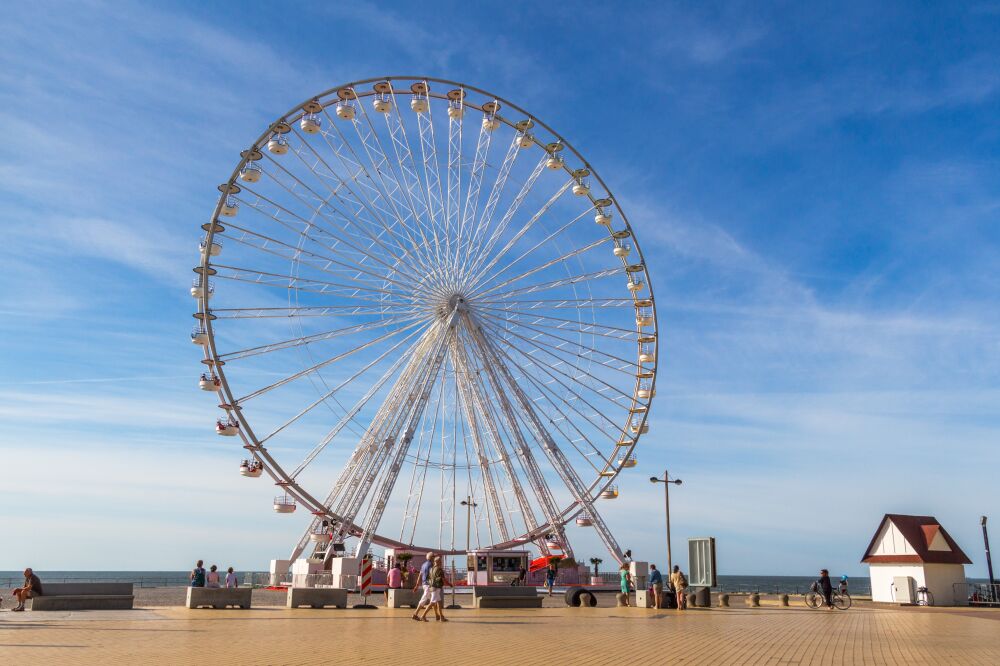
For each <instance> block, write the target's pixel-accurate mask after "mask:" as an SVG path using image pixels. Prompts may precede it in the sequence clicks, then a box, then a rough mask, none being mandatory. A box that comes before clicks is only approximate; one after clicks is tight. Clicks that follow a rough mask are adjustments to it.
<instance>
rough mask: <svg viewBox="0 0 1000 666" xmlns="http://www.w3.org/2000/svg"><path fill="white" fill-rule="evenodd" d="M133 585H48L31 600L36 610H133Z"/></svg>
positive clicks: (44, 585)
mask: <svg viewBox="0 0 1000 666" xmlns="http://www.w3.org/2000/svg"><path fill="white" fill-rule="evenodd" d="M134 601H135V596H133V594H132V583H46V582H44V581H42V595H41V596H38V597H35V598H33V599H32V600H31V610H33V611H60V610H130V609H131V608H132V604H133V603H134Z"/></svg>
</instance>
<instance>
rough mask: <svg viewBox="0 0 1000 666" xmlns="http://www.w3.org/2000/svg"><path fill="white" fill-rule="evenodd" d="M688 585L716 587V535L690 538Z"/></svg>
mask: <svg viewBox="0 0 1000 666" xmlns="http://www.w3.org/2000/svg"><path fill="white" fill-rule="evenodd" d="M688 568H689V569H690V570H689V571H688V585H690V586H692V587H716V586H717V585H718V583H717V581H716V571H715V537H694V538H691V539H688Z"/></svg>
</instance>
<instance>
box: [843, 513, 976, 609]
mask: <svg viewBox="0 0 1000 666" xmlns="http://www.w3.org/2000/svg"><path fill="white" fill-rule="evenodd" d="M861 562H862V563H864V564H867V565H869V566H870V568H871V571H870V575H871V582H872V601H882V602H887V603H914V602H916V601H918V600H921V599H930V600H932V602H933V603H935V604H937V605H939V606H951V605H965V604H967V603H968V601H967V599H966V592H965V588H964V583H965V565H966V564H972V561H971V560H970V559H969V558H968V557H967V556H966V554H965V553H963V552H962V549H961V548H959V547H958V544H957V543H955V540H954V539H952V538H951V535H950V534H948V532H946V531H945V529H944V527H942V526H941V523H939V522H938V521H937V519H936V518H934V516H906V515H902V514H898V513H887V514H885V517H884V518H883V519H882V523H881V525H879V528H878V530H877V531H876V532H875V536H874V537H872V541H871V543H870V544H868V550H866V551H865V556H864V557H863V558H862V560H861ZM921 588H926V591H927V592H929V595H928V594H927V593H924V592H918V590H921Z"/></svg>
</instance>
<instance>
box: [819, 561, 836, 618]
mask: <svg viewBox="0 0 1000 666" xmlns="http://www.w3.org/2000/svg"><path fill="white" fill-rule="evenodd" d="M816 586H817V588H818V590H817V591H818V592H819V593H820V594H822V595H823V599H824V600H826V607H827V608H829V609H830V610H833V583H831V582H830V572H829V571H827V570H826V569H820V571H819V580H817V581H816Z"/></svg>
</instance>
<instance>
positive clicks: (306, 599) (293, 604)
mask: <svg viewBox="0 0 1000 666" xmlns="http://www.w3.org/2000/svg"><path fill="white" fill-rule="evenodd" d="M286 605H287V606H288V607H289V608H298V607H299V606H312V607H313V608H324V607H326V606H336V607H337V608H347V590H345V589H343V588H340V587H290V588H288V601H287V603H286Z"/></svg>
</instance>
